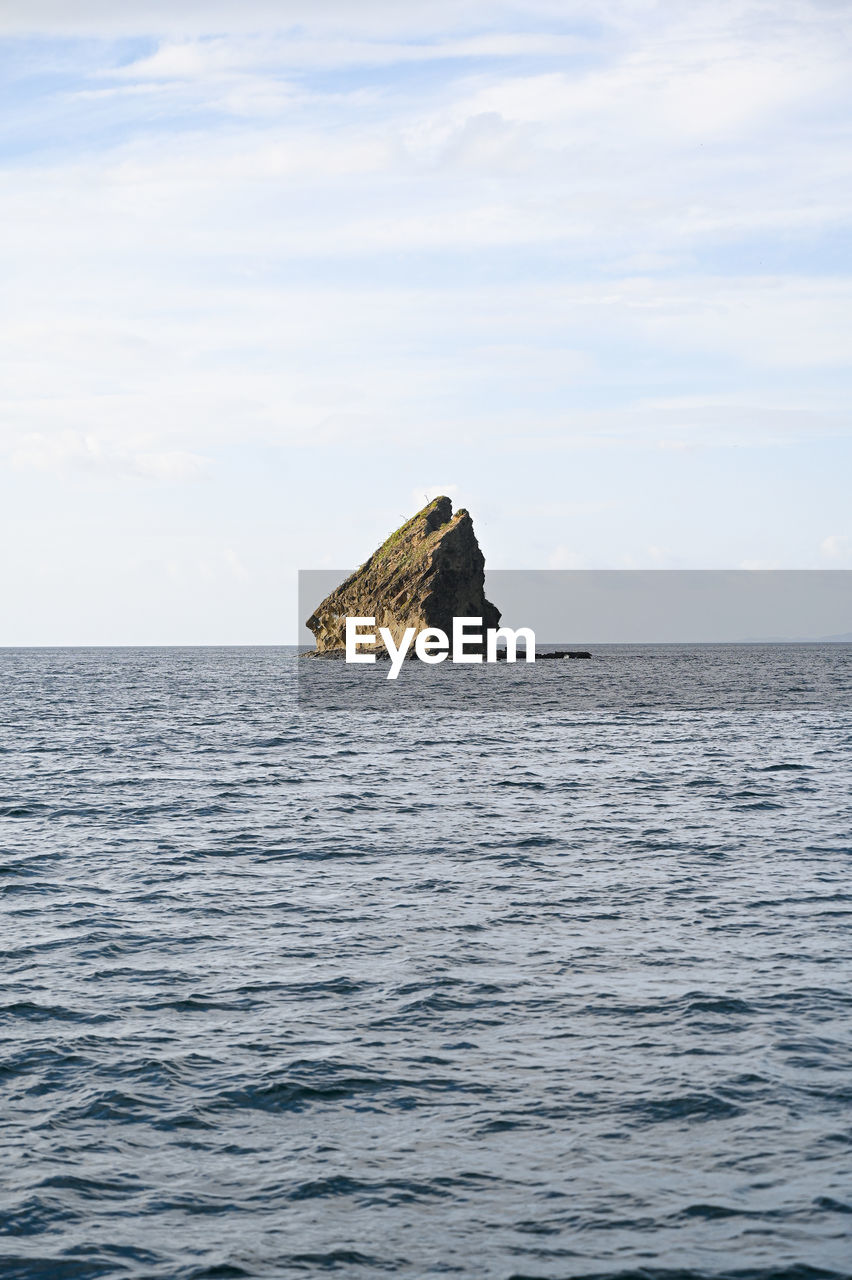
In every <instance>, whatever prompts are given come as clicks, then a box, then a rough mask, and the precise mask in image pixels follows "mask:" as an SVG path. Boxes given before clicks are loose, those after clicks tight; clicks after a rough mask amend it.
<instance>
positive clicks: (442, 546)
mask: <svg viewBox="0 0 852 1280" xmlns="http://www.w3.org/2000/svg"><path fill="white" fill-rule="evenodd" d="M347 617H350V618H353V617H358V618H375V619H376V629H377V630H378V628H379V627H387V628H388V629H389V630H390V632H391V634H392V636H393V638H394V642H395V643H397V644H398V643H399V641H400V639H401V638H402V635H403V633H404V631H405V628H406V627H414V628H415V629H416V630H417V631H422V630H423V629H424V628H426V627H440V629H441V630H442V631H445V632H447V634H448V635H450V634H451V633H452V629H453V618H454V617H470V618H482V625H483V629H487V628H488V627H497V626H499V624H500V611H499V609H496V608H495V607H494V605H493V604H491V603H490V602H489V601H488V600H486V599H485V557H484V556H483V554H482V552H481V551H480V549H479V543H478V542H477V541H476V534H475V533H474V532H473V521H472V520H471V518H470V515H469V514H468V512H467V511H465V510H464V508H459V510H458V511H457V512H456V513H455V515H453V505H452V503H451V502H450V499H449V498H435V500H434V501H433V502H430V503H429V505H428V506H427V507H424V508H423V510H422V511H418V513H417V515H416V516H412V517H411V519H410V520H408V521H407V522H406V523H405V524H404V525H402V527H401V528H399V529H397V531H396V533H392V534H391V536H390V537H389V538H388V539H387V541H385V542H383V543H382V545H381V546H380V547H379V549H378V550H377V551H374V552H373V554H372V555H371V556H370V558H369V560H366V561H365V562H364V564H362V565H361V568H360V569H356V571H355V572H354V573H353V574H351V575H350V576H349V577H348V578H347V579H346V581H345V582H342V583H341V584H340V586H339V587H337V589H336V590H335V591H332V593H331V595H330V596H326V598H325V600H323V602H322V604H321V605H319V606H318V607H317V608H316V609H315V610H314V612H313V613H312V614H311V616H310V618H308V621H307V623H306V626H307V627H308V629H309V630H310V631H312V632H313V633H314V636H315V637H316V645H317V653H328V654H332V653H336V652H342V651H343V649H344V648H345V643H346V640H345V625H346V618H347ZM379 648H380V649H381V648H382V646H381V643H380V642H379ZM468 651H469V652H472V650H471V649H470V646H469V647H468Z"/></svg>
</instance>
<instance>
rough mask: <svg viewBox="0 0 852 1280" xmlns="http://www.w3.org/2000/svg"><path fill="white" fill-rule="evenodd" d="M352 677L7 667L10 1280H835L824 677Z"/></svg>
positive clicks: (837, 1248) (850, 1157) (709, 670)
mask: <svg viewBox="0 0 852 1280" xmlns="http://www.w3.org/2000/svg"><path fill="white" fill-rule="evenodd" d="M297 671H298V672H299V673H300V674H299V677H298V679H299V684H300V685H301V698H297V696H296V683H297V674H296V673H297ZM384 675H385V672H383V671H381V670H380V669H379V668H378V667H376V668H373V669H366V668H357V669H353V668H350V667H346V666H345V665H344V664H339V663H311V662H310V661H309V660H305V659H302V660H301V661H300V660H299V659H298V658H297V657H296V655H295V652H294V651H293V650H289V651H288V650H284V649H220V650H217V649H196V650H192V649H174V650H166V649H161V650H142V649H139V650H130V649H124V650H119V649H116V650H94V649H93V650H29V651H25V650H18V651H15V650H4V651H0V680H2V683H0V710H1V711H2V714H0V846H2V856H0V873H1V878H0V884H2V887H3V903H4V915H3V922H2V936H0V949H2V971H1V972H0V980H1V981H2V992H0V1028H1V1030H0V1097H1V1098H2V1106H0V1129H1V1130H2V1157H0V1169H2V1194H1V1196H0V1232H2V1239H0V1275H2V1277H3V1278H4V1280H6V1278H9V1277H11V1278H15V1277H21V1278H24V1277H36V1276H38V1277H50V1278H53V1277H56V1278H57V1280H64V1278H65V1277H75V1278H78V1280H82V1278H84V1277H100V1276H110V1277H112V1276H116V1277H129V1278H140V1280H141V1278H142V1277H151V1278H152V1280H154V1278H163V1280H190V1278H192V1280H201V1277H210V1278H211V1280H212V1278H213V1277H219V1278H221V1280H225V1278H227V1277H243V1276H248V1277H290V1276H294V1277H297V1276H321V1275H326V1274H329V1273H336V1274H339V1275H342V1276H346V1277H353V1280H364V1278H365V1277H373V1276H377V1277H379V1276H382V1275H392V1276H400V1277H405V1278H407V1280H418V1278H419V1277H423V1276H429V1275H448V1276H461V1277H470V1278H471V1280H473V1278H477V1280H480V1278H481V1280H509V1277H516V1278H517V1277H537V1278H548V1280H551V1278H553V1280H558V1278H559V1277H580V1276H584V1277H585V1276H595V1277H603V1276H608V1277H612V1276H624V1277H626V1276H633V1277H640V1276H641V1277H657V1276H669V1277H672V1280H674V1278H675V1277H677V1278H678V1280H684V1278H685V1277H692V1276H712V1277H723V1276H724V1277H728V1276H742V1277H761V1278H762V1280H768V1278H769V1277H784V1278H785V1280H806V1278H808V1277H811V1278H816V1277H820V1276H831V1277H839V1276H843V1277H849V1276H850V1275H852V982H850V970H851V969H852V965H850V919H851V918H852V917H851V916H850V913H852V799H850V745H851V744H852V721H851V718H850V701H852V700H851V699H850V694H852V648H850V646H846V645H835V646H824V647H820V646H791V647H783V646H777V647H772V648H759V647H753V646H751V647H748V646H744V647H739V648H730V649H728V648H715V647H713V648H704V649H702V648H691V649H687V648H684V649H674V648H667V649H639V648H635V649H602V650H599V651H597V652H596V653H595V656H594V658H593V660H592V661H591V662H585V663H582V662H581V663H573V662H550V663H537V664H536V665H535V667H534V668H528V667H526V666H525V665H523V664H521V665H518V666H517V667H507V666H505V665H501V666H499V667H489V668H480V669H474V668H463V667H452V666H450V665H445V666H443V667H440V668H433V669H426V668H423V667H422V666H421V665H420V664H417V663H415V664H411V665H410V666H408V667H407V668H406V669H405V670H404V671H403V672H402V674H401V676H400V679H399V681H398V682H397V684H396V686H394V685H393V684H391V683H390V682H388V681H386V680H385V679H384ZM365 693H366V694H369V697H365ZM371 699H372V700H373V702H371V701H370V700H371Z"/></svg>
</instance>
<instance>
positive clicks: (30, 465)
mask: <svg viewBox="0 0 852 1280" xmlns="http://www.w3.org/2000/svg"><path fill="white" fill-rule="evenodd" d="M8 458H9V462H10V463H11V465H12V466H13V467H17V468H21V469H33V470H36V471H64V470H72V471H73V470H79V471H89V472H97V473H100V474H106V475H110V476H120V475H129V476H137V477H144V478H146V479H155V480H161V481H167V482H170V481H182V480H196V479H198V478H199V477H201V476H202V475H203V474H204V472H205V471H206V470H207V467H208V466H209V459H208V458H205V457H203V456H201V455H200V454H197V453H188V452H186V451H184V450H177V449H172V450H168V451H166V452H161V453H157V452H154V453H146V452H132V451H128V450H126V449H121V448H116V447H114V446H111V445H109V444H108V443H105V442H104V441H103V440H102V439H100V438H99V437H98V436H96V435H93V434H91V433H86V434H83V433H80V432H76V431H59V432H54V433H53V434H42V433H35V434H32V435H29V436H24V437H23V438H22V439H21V440H20V441H19V442H18V443H17V444H15V445H14V446H13V447H12V448H11V449H10V450H9V453H8Z"/></svg>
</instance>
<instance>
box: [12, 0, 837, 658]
mask: <svg viewBox="0 0 852 1280" xmlns="http://www.w3.org/2000/svg"><path fill="white" fill-rule="evenodd" d="M850 43H852V24H850V22H849V7H848V2H847V0H839V2H838V3H833V2H832V0H709V2H707V3H705V2H704V0H656V2H655V0H594V3H592V2H588V3H586V2H584V0H524V2H520V0H516V2H512V0H505V2H504V3H500V2H499V0H452V3H449V2H444V0H429V3H420V0H410V2H409V3H405V4H401V3H399V0H392V2H388V0H359V3H358V4H353V3H351V0H311V3H307V2H306V0H299V2H296V0H277V2H273V0H265V2H264V0H240V2H239V3H237V0H204V2H202V0H197V2H196V0H169V2H168V3H166V0H147V2H140V3H135V2H131V3H126V4H121V5H119V4H116V3H115V0H0V95H2V110H1V111H0V147H2V159H0V200H2V204H0V209H2V234H0V273H2V281H3V306H2V309H0V331H2V346H1V347H0V353H2V363H3V377H2V382H0V521H2V529H0V539H2V544H0V545H2V550H0V601H2V603H0V622H2V627H0V643H3V644H75V643H77V644H83V643H95V644H98V643H100V644H109V643H134V642H136V643H152V644H153V643H240V642H244V643H276V642H286V641H289V640H292V639H294V638H295V635H296V626H295V608H296V600H295V574H296V570H297V569H298V568H323V567H336V566H341V567H349V566H352V565H354V564H357V563H359V562H360V561H361V560H363V559H364V558H365V557H366V556H367V554H369V552H370V551H371V550H372V549H373V546H374V545H375V544H376V542H377V541H379V540H381V538H383V537H384V536H385V535H386V534H387V533H388V532H389V531H390V530H391V529H392V528H394V527H395V526H396V524H398V523H399V522H400V521H401V520H402V519H404V518H405V517H406V516H407V515H409V514H410V513H411V512H412V511H413V510H414V509H416V508H417V507H418V506H420V505H422V503H423V501H424V500H425V498H426V497H427V496H432V495H434V494H435V493H437V492H441V491H443V492H447V493H449V494H450V496H451V497H453V499H454V501H456V502H457V503H459V504H461V505H465V506H468V507H469V508H470V509H471V511H472V513H473V516H474V520H475V523H476V526H477V530H478V532H479V536H480V541H481V543H482V545H483V549H484V551H485V553H486V556H487V558H488V561H489V563H490V564H491V565H493V566H494V567H499V568H548V567H551V568H578V567H591V568H625V567H626V568H630V567H636V568H665V567H672V568H692V567H695V568H708V567H713V568H736V567H761V568H772V567H783V568H810V567H813V568H817V567H818V568H844V567H850V566H852V514H850V513H852V503H850V499H849V492H850V487H852V486H850V477H852V445H851V444H850V404H851V403H852V395H850V392H852V274H851V273H850V264H849V248H850V243H852V229H851V228H852V223H851V222H850V214H852V128H850V120H851V118H852V113H850V99H852V56H850Z"/></svg>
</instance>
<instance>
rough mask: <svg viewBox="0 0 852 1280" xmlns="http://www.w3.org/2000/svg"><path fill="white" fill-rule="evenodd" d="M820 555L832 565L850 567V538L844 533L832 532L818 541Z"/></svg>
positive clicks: (851, 543) (851, 554) (851, 548)
mask: <svg viewBox="0 0 852 1280" xmlns="http://www.w3.org/2000/svg"><path fill="white" fill-rule="evenodd" d="M819 550H820V555H821V556H823V558H824V559H825V560H828V561H829V562H830V563H831V564H832V565H833V566H834V567H836V568H838V569H840V568H845V567H847V566H850V567H852V538H849V537H848V536H847V535H846V534H842V533H832V534H830V535H829V536H828V537H827V538H824V539H823V541H822V542H821V543H820V548H819Z"/></svg>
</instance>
